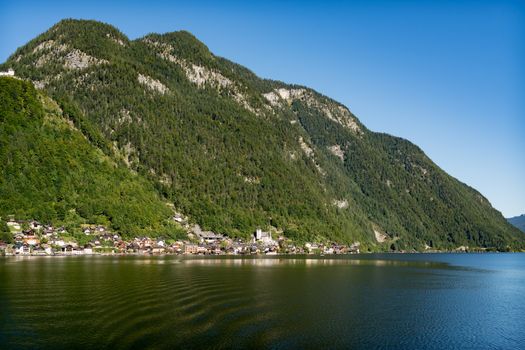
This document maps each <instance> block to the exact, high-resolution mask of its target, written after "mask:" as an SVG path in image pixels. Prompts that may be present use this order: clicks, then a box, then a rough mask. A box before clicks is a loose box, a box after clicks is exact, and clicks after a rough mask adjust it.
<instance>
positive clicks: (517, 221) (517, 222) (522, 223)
mask: <svg viewBox="0 0 525 350" xmlns="http://www.w3.org/2000/svg"><path fill="white" fill-rule="evenodd" d="M507 220H508V222H510V223H511V224H512V225H514V226H516V227H517V228H519V229H520V230H521V231H523V232H525V214H522V215H520V216H515V217H513V218H509V219H507Z"/></svg>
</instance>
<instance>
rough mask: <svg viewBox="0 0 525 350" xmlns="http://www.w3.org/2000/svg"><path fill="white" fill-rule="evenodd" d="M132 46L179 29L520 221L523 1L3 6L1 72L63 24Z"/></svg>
mask: <svg viewBox="0 0 525 350" xmlns="http://www.w3.org/2000/svg"><path fill="white" fill-rule="evenodd" d="M66 17H70V18H85V19H96V20H100V21H104V22H107V23H110V24H112V25H114V26H116V27H118V28H119V29H120V30H121V31H122V32H124V33H125V34H126V35H128V36H129V37H130V38H131V39H134V38H137V37H140V36H143V35H145V34H147V33H150V32H157V33H163V32H169V31H175V30H180V29H186V30H189V31H190V32H192V33H193V34H195V35H196V36H197V37H198V38H199V39H200V40H202V41H203V42H204V43H205V44H206V45H208V47H209V48H210V49H211V50H212V52H214V53H215V54H217V55H220V56H223V57H226V58H229V59H231V60H233V61H235V62H237V63H240V64H242V65H245V66H246V67H248V68H250V69H251V70H253V71H254V72H255V73H256V74H258V75H259V76H262V77H266V78H272V79H277V80H282V81H285V82H288V83H298V84H303V85H307V86H310V87H312V88H314V89H316V90H318V91H319V92H321V93H323V94H326V95H328V96H330V97H333V98H335V99H336V100H338V101H340V102H342V103H344V104H345V105H347V106H348V107H349V108H350V109H351V110H352V111H353V112H354V113H355V114H356V115H357V116H358V117H359V118H360V120H361V121H362V122H363V123H364V124H365V125H366V126H368V127H369V128H370V129H372V130H374V131H381V132H387V133H390V134H394V135H397V136H401V137H404V138H407V139H409V140H411V141H413V142H414V143H416V144H417V145H419V146H420V147H421V148H422V149H423V150H424V151H425V152H426V153H427V154H428V155H429V156H430V158H432V159H433V160H434V161H435V162H436V163H437V164H438V165H439V166H441V167H442V168H443V169H444V170H446V171H447V172H448V173H450V174H451V175H453V176H455V177H456V178H458V179H459V180H461V181H463V182H465V183H467V184H469V185H471V186H472V187H474V188H476V189H478V190H479V191H480V192H481V193H483V194H484V195H485V196H486V197H488V199H489V200H490V201H491V203H492V204H493V205H494V207H496V208H497V209H499V210H500V211H502V213H503V214H504V215H505V216H514V215H518V214H522V213H525V157H524V155H523V153H524V151H525V1H523V0H500V1H496V0H494V1H485V0H476V1H448V0H440V1H425V0H419V1H415V0H412V1H409V0H406V1H375V0H369V1H330V0H323V1H273V0H266V1H259V2H258V1H204V2H198V1H158V0H149V1H141V2H139V1H125V2H124V1H120V2H119V1H114V2H111V1H108V0H90V1H81V2H77V1H72V0H68V1H27V0H12V1H6V0H0V62H3V61H5V59H7V57H8V56H9V55H10V54H11V53H13V52H14V51H15V49H16V48H17V47H19V46H21V45H23V44H25V43H26V42H27V41H28V40H30V39H32V38H33V37H35V36H36V35H38V34H39V33H41V32H43V31H45V30H47V29H48V28H49V27H50V26H52V25H53V24H54V23H56V22H57V21H59V20H60V19H62V18H66Z"/></svg>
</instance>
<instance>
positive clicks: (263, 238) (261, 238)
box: [253, 228, 275, 244]
mask: <svg viewBox="0 0 525 350" xmlns="http://www.w3.org/2000/svg"><path fill="white" fill-rule="evenodd" d="M253 241H254V242H262V243H264V244H274V243H275V241H274V240H273V239H272V234H271V233H270V232H264V231H263V230H261V229H260V228H258V229H257V230H255V235H254V239H253Z"/></svg>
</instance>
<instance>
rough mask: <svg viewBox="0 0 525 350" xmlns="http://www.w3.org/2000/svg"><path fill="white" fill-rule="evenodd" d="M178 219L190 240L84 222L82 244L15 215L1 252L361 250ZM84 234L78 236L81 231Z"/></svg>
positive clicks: (60, 230)
mask: <svg viewBox="0 0 525 350" xmlns="http://www.w3.org/2000/svg"><path fill="white" fill-rule="evenodd" d="M173 220H175V221H177V222H179V223H180V224H181V225H183V227H185V228H187V229H188V231H189V233H188V239H187V240H164V239H161V238H157V239H155V238H150V237H135V238H131V239H128V240H124V239H122V237H121V236H120V235H118V234H116V233H114V232H111V230H110V229H108V228H107V227H105V226H103V225H82V226H81V231H82V233H83V237H84V239H79V241H82V242H87V243H83V244H79V243H78V242H77V240H76V239H74V238H73V237H71V235H70V234H68V232H67V230H66V229H65V228H64V227H58V228H57V227H53V226H51V225H45V224H42V223H40V222H38V221H36V220H15V219H14V218H13V217H10V219H9V221H7V227H8V228H9V230H10V232H11V234H12V243H10V244H7V243H6V242H2V241H0V255H92V254H148V255H159V254H186V255H252V254H266V255H276V254H314V253H320V254H348V253H359V242H356V243H354V244H352V245H351V246H345V245H339V244H336V243H332V244H327V245H325V244H319V243H306V244H305V245H304V246H296V245H295V244H294V243H292V242H290V241H288V240H287V239H286V238H285V237H282V236H279V237H278V238H277V240H275V239H273V238H272V233H271V232H264V231H263V230H262V229H260V228H257V229H256V230H255V232H254V234H253V237H252V239H251V240H248V241H245V240H242V239H236V240H234V239H232V238H230V237H227V236H224V235H222V234H217V233H214V232H212V231H204V230H202V229H201V227H200V226H199V225H193V226H192V227H190V226H189V225H188V222H187V219H185V218H184V217H182V216H180V215H176V216H175V217H174V218H173ZM77 238H78V236H77Z"/></svg>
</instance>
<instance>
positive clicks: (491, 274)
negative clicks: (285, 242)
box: [0, 254, 525, 349]
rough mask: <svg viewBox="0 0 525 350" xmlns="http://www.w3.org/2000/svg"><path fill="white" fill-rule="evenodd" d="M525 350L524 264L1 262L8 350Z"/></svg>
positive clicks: (420, 260)
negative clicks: (165, 349) (236, 349)
mask: <svg viewBox="0 0 525 350" xmlns="http://www.w3.org/2000/svg"><path fill="white" fill-rule="evenodd" d="M203 347H206V348H250V349H257V348H271V349H288V348H296V349H308V348H313V349H316V348H328V349H338V348H345V349H347V348H351V349H374V348H376V349H525V254H414V255H394V254H392V255H388V254H386V255H358V256H350V257H343V258H289V257H287V258H271V259H269V258H250V259H240V258H237V259H232V258H229V259H224V258H185V259H181V258H180V257H64V258H58V257H52V258H45V257H43V258H36V257H33V258H14V257H12V258H0V348H6V349H17V348H30V349H38V348H46V349H57V348H77V349H79V348H97V349H98V348H112V349H125V348H181V349H182V348H188V349H192V348H203Z"/></svg>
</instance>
